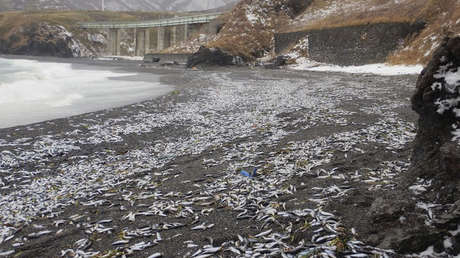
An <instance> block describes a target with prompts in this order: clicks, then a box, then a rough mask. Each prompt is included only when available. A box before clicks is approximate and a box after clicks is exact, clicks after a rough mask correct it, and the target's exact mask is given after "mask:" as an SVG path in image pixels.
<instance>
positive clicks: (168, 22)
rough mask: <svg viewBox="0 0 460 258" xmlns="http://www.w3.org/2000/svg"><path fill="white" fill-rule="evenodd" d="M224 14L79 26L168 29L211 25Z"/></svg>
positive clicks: (82, 25)
mask: <svg viewBox="0 0 460 258" xmlns="http://www.w3.org/2000/svg"><path fill="white" fill-rule="evenodd" d="M221 14H222V13H210V14H204V15H203V14H202V15H194V16H183V17H174V18H167V19H159V20H152V21H136V22H118V21H115V22H82V23H78V26H79V27H81V28H85V29H129V28H154V27H167V26H176V25H185V24H197V23H209V22H210V21H211V20H214V19H216V18H217V17H219V16H220V15H221Z"/></svg>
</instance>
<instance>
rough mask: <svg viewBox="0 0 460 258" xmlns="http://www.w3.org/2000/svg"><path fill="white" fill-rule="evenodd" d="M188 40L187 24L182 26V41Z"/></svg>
mask: <svg viewBox="0 0 460 258" xmlns="http://www.w3.org/2000/svg"><path fill="white" fill-rule="evenodd" d="M187 39H188V24H185V25H184V41H187Z"/></svg>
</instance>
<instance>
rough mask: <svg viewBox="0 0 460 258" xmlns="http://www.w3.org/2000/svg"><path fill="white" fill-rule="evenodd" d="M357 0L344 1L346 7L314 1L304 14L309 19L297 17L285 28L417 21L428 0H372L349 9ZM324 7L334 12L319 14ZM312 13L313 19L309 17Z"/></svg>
mask: <svg viewBox="0 0 460 258" xmlns="http://www.w3.org/2000/svg"><path fill="white" fill-rule="evenodd" d="M355 1H356V0H342V2H341V4H342V5H344V8H343V9H341V8H338V7H337V8H336V9H333V8H332V7H331V5H332V4H335V5H336V6H340V5H338V4H337V1H336V0H335V1H334V0H317V1H314V2H313V4H312V5H311V6H310V8H308V10H307V11H306V12H305V13H304V15H303V17H307V18H306V21H304V22H302V20H300V21H299V19H298V20H295V21H294V22H293V23H291V24H290V25H289V26H288V27H285V28H282V30H284V31H288V32H289V31H299V30H312V29H325V28H337V27H347V26H357V25H364V24H375V23H390V22H415V21H416V20H417V19H419V13H420V11H421V9H422V8H423V7H424V2H426V0H406V1H405V3H404V4H391V3H390V2H388V0H369V1H366V3H363V4H362V5H361V8H362V9H357V10H353V9H348V8H351V5H352V4H353V2H355ZM356 3H357V2H356ZM347 4H348V5H347ZM347 7H348V8H347ZM366 7H367V8H366ZM372 7H373V8H372ZM321 9H325V10H327V9H330V10H331V11H330V13H326V14H325V15H323V16H321V15H318V14H317V13H320V12H321ZM309 15H311V16H313V18H311V19H309V18H308V17H309Z"/></svg>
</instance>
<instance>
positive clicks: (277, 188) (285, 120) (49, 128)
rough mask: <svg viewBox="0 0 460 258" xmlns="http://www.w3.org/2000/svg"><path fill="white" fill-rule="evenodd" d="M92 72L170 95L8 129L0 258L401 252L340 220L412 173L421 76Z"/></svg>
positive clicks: (0, 163)
mask: <svg viewBox="0 0 460 258" xmlns="http://www.w3.org/2000/svg"><path fill="white" fill-rule="evenodd" d="M92 62H93V61H88V60H75V62H74V63H75V65H85V66H86V65H88V64H91V65H94V69H97V67H98V66H104V68H105V67H107V66H113V67H114V69H115V70H117V69H122V70H124V71H142V72H154V73H156V74H160V75H162V77H161V79H160V80H161V81H162V82H163V83H167V84H170V85H173V86H174V87H175V90H174V91H173V92H171V93H169V94H167V95H165V96H162V97H159V98H156V99H153V100H148V101H145V102H142V103H138V104H133V105H128V106H124V107H120V108H113V109H109V110H104V111H99V112H93V113H89V114H84V115H79V116H75V117H70V118H64V119H58V120H53V121H48V122H43V123H37V124H33V125H28V126H21V127H15V128H8V129H0V193H1V197H0V207H1V208H0V221H1V222H0V255H1V254H4V255H5V256H15V257H59V256H61V255H64V256H67V257H73V256H78V255H80V256H79V257H85V256H96V255H99V256H100V257H104V255H106V256H105V257H112V256H117V255H118V256H121V255H123V254H125V255H129V256H130V257H149V256H150V255H153V254H156V253H158V254H161V255H163V257H184V256H185V257H192V256H194V257H215V256H222V257H243V256H247V257H252V256H254V255H255V256H257V255H260V256H261V257H262V256H263V255H265V256H267V257H281V256H287V257H294V256H295V255H299V254H317V255H321V254H331V255H332V254H334V255H347V254H368V255H371V254H387V255H391V256H393V257H394V256H396V255H395V254H393V253H391V251H389V250H386V251H385V250H380V249H377V248H374V247H372V246H369V245H368V244H366V243H361V242H359V241H358V240H360V237H359V235H355V234H354V233H352V232H351V229H350V228H346V227H344V225H342V223H341V217H340V216H341V215H344V214H339V213H340V212H338V211H340V210H343V207H346V206H347V205H348V206H350V207H353V204H343V203H341V200H344V199H345V198H346V197H348V196H350V195H352V194H354V191H355V190H356V189H360V191H363V189H364V190H365V191H368V193H367V194H369V195H372V194H373V193H375V191H377V190H382V189H384V190H388V191H390V190H391V189H392V188H393V187H394V184H393V182H394V179H395V178H397V177H398V176H399V175H400V174H401V173H404V171H406V170H407V168H408V166H409V158H410V144H411V142H412V140H413V138H414V137H415V125H414V122H415V119H416V116H415V114H414V113H413V112H412V111H410V107H409V100H408V98H409V97H410V95H411V93H412V90H413V87H414V86H413V85H415V80H416V76H395V77H381V76H375V75H350V74H339V73H320V72H297V71H296V72H294V71H285V70H261V69H255V70H251V69H248V68H219V69H209V70H208V71H192V70H185V69H184V68H182V67H170V68H160V67H156V68H143V67H140V66H139V63H138V62H126V63H124V62H121V64H120V63H106V62H103V63H99V62H96V63H94V64H93V63H92ZM254 168H258V171H257V174H256V175H255V176H254V177H252V178H248V177H246V176H243V175H242V174H241V173H240V172H241V170H243V169H244V170H247V171H249V172H251V171H253V169H254ZM325 207H327V208H325ZM358 215H359V214H355V216H358ZM347 216H350V215H349V214H348V215H347ZM358 233H359V232H358ZM340 245H344V246H346V247H347V248H345V249H343V250H342V249H340V248H339V246H340Z"/></svg>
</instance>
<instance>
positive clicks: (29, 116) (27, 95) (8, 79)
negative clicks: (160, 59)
mask: <svg viewBox="0 0 460 258" xmlns="http://www.w3.org/2000/svg"><path fill="white" fill-rule="evenodd" d="M134 76H138V75H137V74H135V73H117V72H112V71H108V70H99V69H98V70H89V69H86V70H81V69H73V68H72V65H71V64H65V63H64V64H63V63H44V62H38V61H31V60H10V59H0V118H1V119H0V128H1V127H10V126H15V125H23V124H29V123H34V122H40V121H45V120H49V119H55V118H62V117H67V116H71V115H77V114H82V113H87V112H92V111H97V110H101V109H106V108H111V107H117V106H122V105H127V104H132V103H135V102H139V101H142V100H146V99H151V98H153V97H156V96H159V95H162V94H165V93H167V92H168V91H169V90H170V87H168V86H165V85H161V84H160V83H159V82H155V81H158V77H157V76H155V75H153V74H152V75H149V82H145V81H139V80H127V79H129V78H130V77H134ZM115 78H116V79H115ZM124 79H126V80H124ZM150 81H151V82H150Z"/></svg>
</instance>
